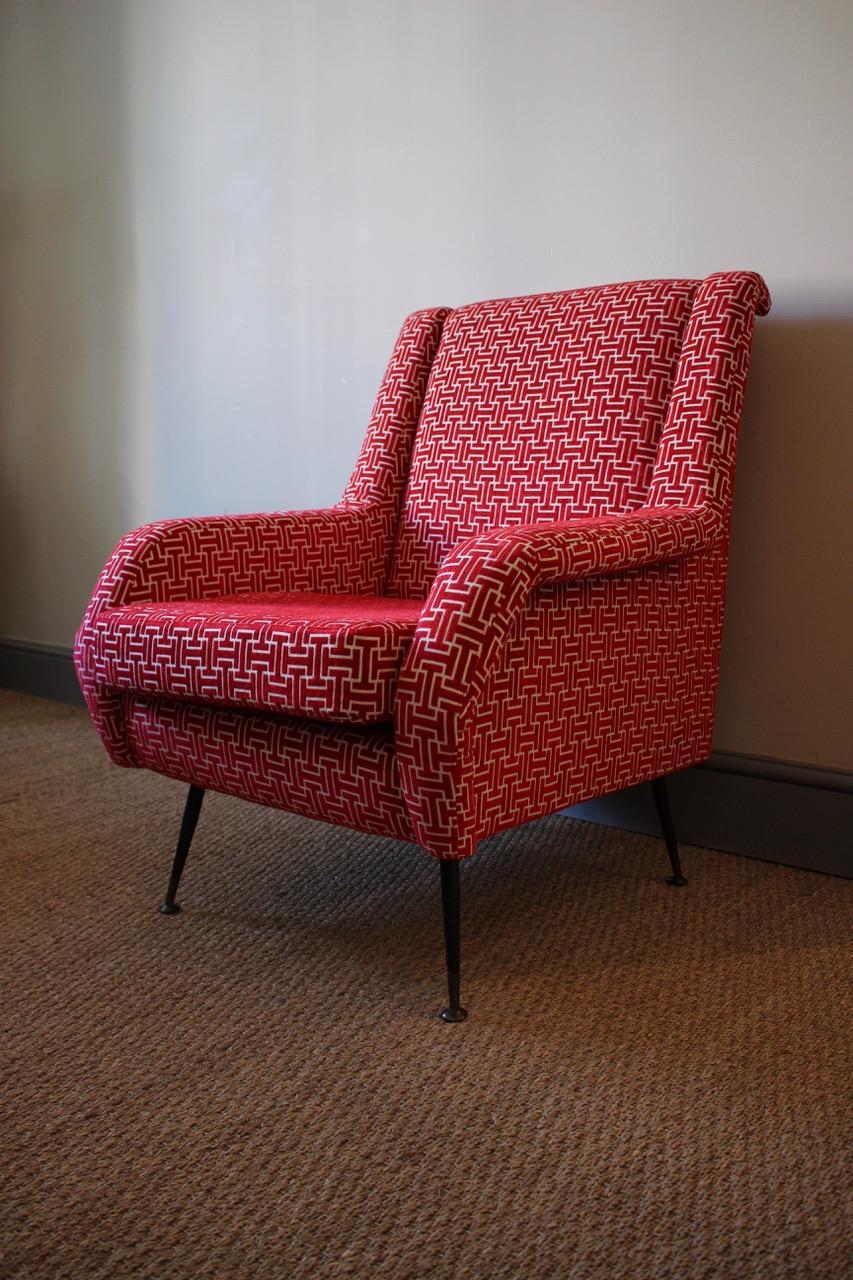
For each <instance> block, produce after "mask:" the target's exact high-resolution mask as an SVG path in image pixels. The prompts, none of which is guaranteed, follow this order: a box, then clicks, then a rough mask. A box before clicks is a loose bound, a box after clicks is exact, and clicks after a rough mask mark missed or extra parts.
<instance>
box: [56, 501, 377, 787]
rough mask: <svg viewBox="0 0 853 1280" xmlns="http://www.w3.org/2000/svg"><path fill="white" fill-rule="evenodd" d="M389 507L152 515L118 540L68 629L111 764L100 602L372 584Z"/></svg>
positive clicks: (119, 716)
mask: <svg viewBox="0 0 853 1280" xmlns="http://www.w3.org/2000/svg"><path fill="white" fill-rule="evenodd" d="M388 537H389V512H388V509H387V507H386V506H382V505H381V504H379V503H361V504H359V503H345V504H342V505H341V506H339V507H331V508H329V509H328V510H325V511H287V512H278V513H274V514H271V515H236V516H208V517H202V518H198V519H195V518H191V519H186V520H161V521H158V522H157V523H156V524H149V525H145V526H144V527H143V528H141V529H136V530H135V531H134V532H133V533H129V534H128V535H127V536H126V537H125V538H122V540H121V541H120V542H119V544H118V546H117V547H116V548H115V550H114V551H113V553H112V555H111V556H110V558H109V560H108V562H107V564H106V567H105V568H104V570H103V572H102V573H101V576H100V577H99V579H98V582H97V585H96V586H95V590H94V592H93V593H92V598H91V600H90V601H89V605H88V608H87V609H86V614H85V617H84V618H83V622H82V624H81V626H80V630H79V631H78V632H77V638H76V641H75V645H74V661H75V666H76V668H77V678H78V680H79V681H80V687H81V689H82V691H83V696H84V698H85V700H86V705H87V707H88V708H89V713H90V715H91V717H92V720H93V721H94V724H95V727H96V728H97V730H98V732H99V733H100V735H101V738H102V740H103V742H104V745H105V746H106V748H107V751H108V752H109V754H110V756H111V757H112V759H113V760H114V761H115V763H116V764H120V765H133V764H135V763H136V762H135V760H134V757H133V751H132V749H131V746H130V743H129V740H128V737H127V732H126V726H125V717H124V709H123V701H122V698H121V696H120V695H119V694H118V693H116V692H115V691H112V690H109V689H103V688H100V687H99V686H98V683H97V680H96V676H95V671H94V669H93V665H92V644H91V640H92V630H91V624H92V623H93V622H94V620H95V619H96V618H97V617H98V615H99V614H101V613H103V612H104V610H106V609H113V608H118V607H119V606H121V605H124V604H136V603H139V602H142V601H146V602H147V601H151V602H160V601H167V600H203V599H209V598H210V597H212V596H221V595H239V594H241V593H244V592H263V591H328V592H333V591H341V592H347V593H348V594H359V593H362V592H363V593H365V594H373V593H376V592H378V591H379V590H381V581H382V573H383V571H384V564H385V555H386V548H387V540H388Z"/></svg>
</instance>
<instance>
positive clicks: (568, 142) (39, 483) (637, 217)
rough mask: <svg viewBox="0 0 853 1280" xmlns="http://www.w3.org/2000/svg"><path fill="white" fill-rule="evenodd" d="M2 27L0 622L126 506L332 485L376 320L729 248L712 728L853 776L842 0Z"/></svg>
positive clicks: (273, 498) (109, 8) (194, 3)
mask: <svg viewBox="0 0 853 1280" xmlns="http://www.w3.org/2000/svg"><path fill="white" fill-rule="evenodd" d="M0 43H2V49H3V52H2V67H0V71H2V82H3V89H2V99H1V100H0V114H2V119H3V125H2V133H3V136H2V155H0V198H2V211H3V226H4V232H3V236H2V240H3V244H2V259H1V260H0V414H1V415H2V428H3V446H2V447H3V468H4V478H3V489H2V520H3V527H2V538H3V545H4V547H5V550H6V553H7V556H6V558H7V561H8V564H7V568H6V572H5V578H4V582H3V598H2V614H0V634H4V635H6V636H11V637H17V638H22V639H31V640H39V641H44V642H51V643H56V644H67V643H69V641H70V638H71V635H72V632H73V630H74V627H75V625H76V623H77V621H78V618H79V615H80V613H81V611H82V608H83V604H84V601H85V598H86V595H87V593H88V591H89V589H90V587H91V585H92V582H93V580H94V578H95V576H96V574H97V571H98V569H99V567H100V565H101V563H102V562H103V560H104V558H105V556H106V554H107V553H108V551H109V549H110V546H111V545H112V543H113V542H114V540H115V539H116V538H117V537H118V535H119V534H120V533H121V532H122V531H123V530H124V529H126V528H127V527H129V526H131V525H134V524H137V523H140V522H142V521H145V520H148V519H152V518H157V517H161V516H170V515H179V514H191V513H199V512H208V511H220V510H230V511H236V510H246V509H263V508H275V507H288V506H310V505H320V504H324V503H326V502H329V501H333V500H335V499H336V498H337V496H338V495H339V491H340V489H341V487H342V484H343V482H344V479H345V477H346V475H347V473H348V470H349V467H350V464H351V462H352V460H353V458H354V456H355V453H356V451H357V448H358V444H359V441H360V438H361V434H362V431H363V428H364V425H365V422H366V419H367V415H368V413H369V409H370V404H371V400H372V396H373V393H374V391H375V388H376V385H377V383H378V380H379V377H380V375H381V371H382V368H383V364H384V361H385V359H386V357H387V354H388V351H389V350H390V346H391V343H392V341H393V337H394V333H395V331H396V328H397V326H398V324H399V322H400V320H401V319H402V317H403V315H404V314H405V313H406V312H407V311H408V310H411V309H413V308H416V307H419V306H424V305H430V304H437V303H450V304H454V303H460V302H463V301H468V300H472V299H475V298H480V297H489V296H495V295H501V294H510V293H516V292H533V291H538V290H546V289H561V288H569V287H572V286H575V285H581V284H587V283H599V282H602V281H607V280H619V279H630V278H636V277H642V276H658V275H662V276H675V275H684V276H701V275H704V274H706V273H708V272H710V271H713V270H719V269H722V268H727V267H748V268H755V269H757V270H759V271H762V272H763V273H764V275H765V276H766V278H767V280H768V282H769V284H770V288H771V291H772V293H773V296H774V310H773V312H772V314H771V316H770V317H769V318H768V319H767V320H765V321H762V322H760V328H759V332H758V336H757V342H756V353H755V362H754V376H753V379H752V384H751V387H750V393H749V405H748V411H747V417H746V422H745V428H744V438H743V450H742V463H741V469H740V477H739V483H738V492H737V508H736V521H735V542H734V549H733V565H732V574H731V607H730V615H729V624H728V628H727V640H726V646H727V647H726V660H725V665H724V675H723V684H722V692H721V705H720V715H719V731H718V735H717V743H718V745H719V746H720V747H723V748H728V749H730V750H739V751H746V752H754V753H758V754H765V755H770V756H776V757H780V758H786V759H800V760H804V761H807V762H811V763H815V764H824V765H830V766H832V765H834V766H837V767H851V766H853V743H851V738H850V735H849V733H848V730H847V724H848V723H849V721H848V720H847V719H846V718H845V717H846V716H849V715H850V714H851V712H853V708H851V707H850V706H849V703H848V704H847V706H846V707H845V701H844V700H845V696H848V694H849V686H848V688H847V694H845V692H844V690H843V689H842V684H841V682H842V679H843V677H842V665H841V664H842V661H843V660H844V658H845V654H846V649H847V647H848V645H849V639H848V638H849V633H850V606H849V603H848V605H847V613H846V617H845V616H842V613H841V608H840V605H839V588H838V583H839V581H840V579H841V576H842V574H843V572H844V564H845V557H846V555H849V549H850V504H849V501H848V494H849V472H850V467H849V463H850V436H851V432H850V426H851V421H850V419H851V402H853V394H851V393H853V385H851V381H852V380H853V375H851V372H850V368H851V366H853V360H851V349H853V342H851V338H853V176H851V175H853V146H851V120H852V119H853V77H851V74H850V67H851V64H853V5H850V4H849V3H847V2H846V0H837V2H835V0H816V2H813V3H805V2H803V3H786V2H785V0H766V2H762V0H707V2H706V3H702V4H698V3H691V2H690V0H649V2H648V3H642V2H639V0H598V2H596V0H588V2H586V3H571V2H563V3H548V2H543V0H539V2H537V0H512V2H508V0H430V2H429V3H423V2H422V0H420V2H419V0H301V3H299V2H290V0H124V2H122V0H62V2H61V3H57V2H56V0H0ZM845 454H846V459H845V457H844V455H845ZM845 542H846V546H845V548H844V550H845V556H842V550H841V548H842V544H843V543H845ZM845 628H846V631H847V636H845V634H844V632H845Z"/></svg>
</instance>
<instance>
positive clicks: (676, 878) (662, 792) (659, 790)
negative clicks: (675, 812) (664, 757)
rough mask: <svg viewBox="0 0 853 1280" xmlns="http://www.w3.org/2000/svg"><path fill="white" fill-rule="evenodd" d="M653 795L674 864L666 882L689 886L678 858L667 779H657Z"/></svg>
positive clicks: (671, 861) (670, 859)
mask: <svg viewBox="0 0 853 1280" xmlns="http://www.w3.org/2000/svg"><path fill="white" fill-rule="evenodd" d="M652 795H653V796H654V798H655V808H656V809H657V811H658V821H659V822H660V826H661V831H662V832H663V838H664V842H665V843H666V851H667V853H668V854H669V861H670V863H671V864H672V875H671V876H668V877H667V881H666V882H667V884H674V885H677V886H678V887H681V885H684V884H687V881H686V879H685V877H684V874H683V872H682V870H681V859H680V858H679V856H678V841H677V840H676V838H675V827H674V826H673V825H672V810H671V809H670V807H669V792H668V791H667V789H666V779H665V778H655V780H654V782H653V783H652Z"/></svg>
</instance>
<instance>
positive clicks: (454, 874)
mask: <svg viewBox="0 0 853 1280" xmlns="http://www.w3.org/2000/svg"><path fill="white" fill-rule="evenodd" d="M439 867H440V870H441V914H442V918H443V920H444V951H445V955H446V956H447V998H448V1005H447V1008H446V1009H442V1011H441V1017H442V1018H443V1019H444V1021H445V1022H464V1021H465V1019H466V1018H467V1017H468V1011H467V1009H463V1008H462V1005H461V1004H460V1003H459V863H458V862H449V861H443V862H440V863H439Z"/></svg>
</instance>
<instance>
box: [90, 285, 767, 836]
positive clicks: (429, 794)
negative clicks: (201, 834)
mask: <svg viewBox="0 0 853 1280" xmlns="http://www.w3.org/2000/svg"><path fill="white" fill-rule="evenodd" d="M768 307H769V297H768V294H767V290H766V286H765V285H764V282H763V281H762V280H761V278H760V277H759V276H756V275H755V274H753V273H749V272H730V273H721V274H719V275H715V276H710V277H708V278H707V279H706V280H704V281H689V280H678V281H643V282H635V283H632V284H627V285H609V286H605V287H603V288H597V289H583V290H575V291H572V292H568V293H562V294H545V295H539V296H537V297H529V298H515V299H504V300H498V301H495V302H486V303H477V304H474V305H472V306H467V307H462V308H459V309H458V310H456V311H448V310H447V309H437V310H432V311H422V312H417V313H415V315H413V316H411V317H409V319H408V320H407V321H406V323H405V324H404V326H403V329H402V331H401V334H400V338H399V339H398V343H397V346H396V347H395V351H394V355H393V356H392V359H391V363H390V365H389V368H388V371H387V373H386V376H385V379H384V381H383V384H382V387H381V389H380V392H379V396H378V398H377V402H376V407H375V409H374V413H373V416H372V418H371V422H370V424H369V427H368V431H367V436H366V439H365V443H364V446H363V448H362V452H361V455H360V457H359V460H358V462H357V464H356V468H355V471H354V473H353V476H352V478H351V480H350V483H349V485H348V486H347V489H346V491H345V494H344V497H343V500H342V502H341V503H340V505H339V506H337V507H335V508H332V509H330V510H329V511H322V512H302V513H285V514H278V515H254V516H238V517H212V518H210V519H194V520H178V521H167V522H161V523H159V524H155V525H149V526H147V527H146V528H144V529H141V530H138V531H137V532H136V533H133V534H131V535H129V536H128V537H127V538H125V539H123V540H122V542H121V543H119V546H118V547H117V548H116V551H115V552H114V553H113V556H112V558H111V560H110V561H109V563H108V565H107V567H106V569H105V570H104V573H103V574H102V576H101V578H100V580H99V582H98V585H97V587H96V589H95V592H94V594H93V597H92V600H91V602H90V605H89V608H88V610H87V613H86V617H85V619H84V622H83V625H82V627H81V630H80V632H79V634H78V640H77V649H76V655H77V665H78V672H79V675H80V680H81V685H82V687H83V691H84V694H85V696H86V700H87V703H88V705H89V708H90V711H91V713H92V716H93V719H94V721H95V723H96V726H97V727H98V729H99V732H100V733H101V736H102V737H103V739H104V742H105V744H106V746H107V749H108V750H109V751H110V754H111V755H112V757H113V759H114V760H116V761H117V763H120V764H124V765H137V766H141V767H147V768H153V769H156V770H158V771H160V772H162V773H166V774H168V775H170V776H173V777H177V778H181V779H182V780H184V781H188V782H195V783H197V784H198V785H201V786H206V787H211V788H213V789H218V790H222V791H226V792H229V793H233V794H235V795H240V796H243V797H244V798H247V799H252V800H256V801H258V802H259V803H263V804H271V805H276V806H278V807H281V808H285V809H293V810H294V811H297V812H300V813H307V814H310V815H311V816H314V817H319V818H324V819H325V820H327V821H331V822H338V823H341V824H344V825H349V826H353V827H356V828H358V829H361V830H366V831H371V832H385V833H387V834H393V835H396V836H398V837H401V838H406V839H414V840H417V841H418V842H419V843H421V844H422V845H423V846H424V848H426V849H427V850H428V851H429V852H430V853H432V854H434V855H435V856H437V857H442V858H461V857H467V856H469V855H470V854H472V853H473V852H474V850H475V849H476V847H477V843H478V841H479V840H480V839H482V838H483V837H484V836H486V835H488V834H491V833H493V832H495V831H498V830H500V829H502V828H505V827H508V826H512V825H515V824H516V823H519V822H525V821H529V820H530V819H532V818H535V817H539V816H542V815H544V814H546V813H550V812H553V811H554V810H555V809H558V808H560V807H563V806H565V805H569V804H572V803H575V802H578V801H580V800H582V799H586V798H589V797H591V796H594V795H600V794H604V793H606V792H608V791H612V790H616V789H619V788H621V787H623V786H628V785H630V784H632V783H635V782H640V781H643V780H646V779H648V778H653V777H656V776H660V775H661V774H664V773H667V772H670V771H672V770H673V769H677V768H682V767H686V766H687V765H690V764H693V763H696V762H697V761H699V760H701V759H702V758H704V757H705V756H706V755H707V754H708V752H709V751H710V743H711V732H712V728H713V716H714V702H715V697H716V686H717V677H718V671H719V647H720V636H721V630H722V621H723V606H724V600H725V573H726V561H727V547H728V526H729V514H730V506H731V493H732V483H733V476H734V459H735V446H736V438H737V430H738V426H739V423H740V416H741V409H742V403H743V393H744V387H745V383H746V376H747V372H748V365H749V352H750V345H751V338H752V330H753V325H754V319H755V315H756V313H758V314H764V313H765V312H766V311H767V309H768ZM240 708H241V709H240ZM333 721H337V722H340V723H337V724H336V723H330V722H333Z"/></svg>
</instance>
